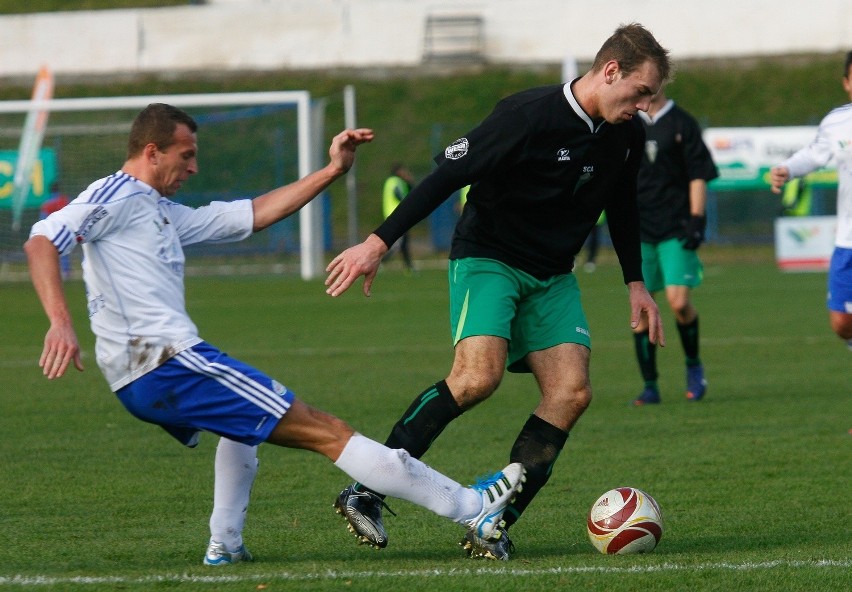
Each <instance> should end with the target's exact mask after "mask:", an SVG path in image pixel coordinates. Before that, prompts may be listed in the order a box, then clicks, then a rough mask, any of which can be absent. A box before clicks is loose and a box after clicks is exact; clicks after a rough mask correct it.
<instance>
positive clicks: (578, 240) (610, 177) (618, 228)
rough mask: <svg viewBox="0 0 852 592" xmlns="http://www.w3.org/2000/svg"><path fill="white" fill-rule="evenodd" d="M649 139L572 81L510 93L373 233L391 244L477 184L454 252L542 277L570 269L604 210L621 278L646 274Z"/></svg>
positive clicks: (457, 231) (635, 123) (455, 238)
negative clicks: (596, 113)
mask: <svg viewBox="0 0 852 592" xmlns="http://www.w3.org/2000/svg"><path fill="white" fill-rule="evenodd" d="M644 140H645V134H644V131H643V129H642V125H641V124H640V123H639V122H638V121H636V120H633V121H630V122H627V123H623V124H619V125H613V124H609V123H606V122H604V121H600V122H594V121H592V120H591V119H590V118H589V116H588V115H586V113H585V112H584V111H583V110H582V108H581V107H580V105H579V104H578V103H577V101H576V99H575V98H574V96H573V94H572V93H571V92H570V90H569V87H568V86H562V85H558V86H547V87H541V88H535V89H531V90H528V91H524V92H521V93H518V94H515V95H512V96H510V97H508V98H506V99H504V100H502V101H500V102H499V103H498V104H497V106H496V107H495V109H494V111H493V112H492V113H491V114H490V115H489V116H488V117H487V118H486V119H485V120H484V121H483V122H482V123H481V124H480V125H479V126H478V127H476V128H475V129H473V130H472V131H470V133H468V134H467V135H466V136H464V137H463V138H459V139H458V140H456V141H455V142H453V143H452V144H451V145H450V146H448V147H447V148H446V150H445V151H444V153H443V154H440V155H438V156H437V157H436V158H435V161H436V163H437V165H438V166H437V167H436V168H435V169H434V170H433V171H432V173H430V174H429V175H428V176H427V177H426V178H425V179H423V181H422V182H421V183H420V184H419V185H418V186H417V187H415V188H414V189H413V190H412V192H411V193H410V194H409V195H408V197H407V198H406V199H405V200H403V202H402V203H401V204H400V206H399V207H398V208H397V209H396V210H395V211H394V212H393V214H392V215H391V216H390V217H389V218H388V219H387V220H386V221H385V222H384V223H383V224H382V225H381V226H379V227H378V228H377V229H376V231H375V234H376V235H378V236H379V238H381V239H382V240H383V241H384V242H385V243H386V244H388V245H392V244H393V243H394V242H395V241H396V240H397V239H398V238H399V237H400V236H402V234H403V233H404V232H405V231H407V230H408V229H409V228H411V227H412V226H413V225H414V224H416V223H417V222H419V221H420V220H422V219H423V218H425V217H426V216H427V215H428V214H429V213H430V212H432V211H433V210H434V209H435V208H437V207H438V205H440V204H441V202H443V201H444V200H446V199H447V198H448V197H449V196H450V195H451V194H452V193H453V192H454V191H455V190H457V189H459V188H460V187H464V186H465V185H471V189H470V192H469V193H468V197H467V203H466V204H465V207H464V210H463V212H462V215H461V218H460V219H459V222H458V224H457V225H456V228H455V232H454V235H453V241H452V247H451V250H450V258H451V259H459V258H463V257H482V258H490V259H496V260H498V261H501V262H503V263H506V264H507V265H510V266H512V267H515V268H518V269H521V270H523V271H525V272H527V273H529V274H531V275H533V276H535V277H538V278H541V279H544V278H548V277H551V276H553V275H557V274H564V273H569V272H570V271H571V269H572V268H573V265H574V256H575V255H576V254H577V253H578V252H579V251H580V249H581V248H582V246H583V243H584V241H585V240H586V237H587V236H588V234H589V232H590V231H591V229H592V227H593V226H594V225H595V223H596V222H597V220H598V218H599V216H600V214H601V211H602V210H604V209H606V212H607V221H608V224H609V228H610V236H611V237H612V241H613V246H614V247H615V249H616V253H617V255H618V258H619V261H620V263H621V267H622V273H623V275H624V280H625V282H631V281H637V280H641V279H642V270H641V252H640V248H639V213H638V209H637V206H636V175H637V172H638V170H639V162H640V159H641V157H642V148H643V145H644Z"/></svg>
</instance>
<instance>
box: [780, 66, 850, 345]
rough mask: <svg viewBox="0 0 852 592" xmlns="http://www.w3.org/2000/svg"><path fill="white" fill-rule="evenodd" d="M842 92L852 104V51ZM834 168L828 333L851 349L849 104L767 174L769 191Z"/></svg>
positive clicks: (830, 117)
mask: <svg viewBox="0 0 852 592" xmlns="http://www.w3.org/2000/svg"><path fill="white" fill-rule="evenodd" d="M842 82H843V90H845V91H846V94H847V95H849V100H850V101H852V51H850V52H849V53H847V54H846V62H845V64H844V67H843V81H842ZM832 159H833V160H834V164H835V166H837V234H836V235H835V240H834V251H833V252H832V254H831V263H830V264H829V269H828V298H827V305H828V317H829V323H830V325H831V330H832V331H834V332H835V333H836V334H837V336H838V337H840V338H841V339H843V340H845V341H846V344H847V345H848V346H849V349H850V350H852V102H850V103H847V104H846V105H843V106H842V107H837V108H836V109H833V110H832V111H830V112H829V113H828V115H826V116H825V117H824V118H823V120H822V121H821V122H820V124H819V129H818V130H817V135H816V138H815V139H814V141H813V142H812V143H811V144H809V145H808V146H805V147H804V148H802V149H801V150H799V151H798V152H796V153H795V154H793V155H792V156H791V157H790V158H788V159H787V160H785V161H783V162H781V163H780V164H778V165H777V166H775V167H773V168H772V170H771V171H770V178H771V183H772V191H774V192H775V193H780V192H781V189H782V187H783V186H784V184H785V183H786V182H787V181H789V180H790V179H793V178H797V177H802V176H804V175H807V174H808V173H810V172H811V171H814V170H816V169H818V168H821V167H824V166H826V165H827V164H828V163H829V162H830V161H831V160H832Z"/></svg>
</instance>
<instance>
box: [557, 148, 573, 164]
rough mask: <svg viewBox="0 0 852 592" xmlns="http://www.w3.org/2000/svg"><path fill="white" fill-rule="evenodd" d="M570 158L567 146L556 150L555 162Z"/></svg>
mask: <svg viewBox="0 0 852 592" xmlns="http://www.w3.org/2000/svg"><path fill="white" fill-rule="evenodd" d="M568 160H571V154H569V152H568V149H567V148H560V149H559V150H557V151H556V162H566V161H568Z"/></svg>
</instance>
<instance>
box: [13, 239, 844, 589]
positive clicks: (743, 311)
mask: <svg viewBox="0 0 852 592" xmlns="http://www.w3.org/2000/svg"><path fill="white" fill-rule="evenodd" d="M712 255H713V251H712V249H708V250H707V258H706V269H705V284H704V285H703V286H702V287H701V288H699V289H698V290H697V291H696V292H695V303H696V305H697V306H698V309H699V311H700V313H701V321H700V322H701V331H702V336H703V341H702V350H701V355H702V358H703V361H704V363H705V367H706V370H707V377H708V380H709V384H710V386H709V391H708V394H707V396H706V399H705V400H703V401H701V402H699V403H692V402H688V401H686V400H685V398H684V394H683V391H684V384H683V382H684V376H683V374H684V372H683V354H682V350H681V348H680V343H679V341H678V335H677V331H676V330H675V327H674V322H673V319H672V317H671V313H669V312H668V311H667V310H665V307H663V308H664V310H663V317H664V322H665V327H666V331H667V339H668V346H667V347H666V348H665V349H663V350H660V351H659V352H658V361H659V365H660V373H661V378H660V385H661V390H662V396H663V404H661V405H659V406H656V407H650V408H649V407H643V408H633V407H631V406H630V405H629V402H630V400H631V399H632V398H633V397H634V396H635V395H636V394H637V393H638V392H639V390H640V389H641V380H640V378H639V375H638V370H637V367H636V362H635V359H634V355H633V344H632V339H631V337H630V332H629V327H628V309H627V298H626V292H625V289H624V287H623V286H622V284H621V279H620V272H619V270H618V268H617V266H616V265H614V264H612V263H611V262H606V261H605V262H604V263H603V264H602V265H599V267H598V271H597V272H595V273H594V274H585V273H583V272H580V274H579V280H580V282H581V286H582V289H583V299H584V305H585V309H586V314H587V316H588V317H589V321H590V325H591V329H592V339H593V355H592V385H593V389H594V400H593V402H592V405H591V407H590V408H589V410H588V411H587V412H586V414H585V415H584V417H583V418H582V419H581V420H580V422H579V424H578V425H577V427H576V428H575V429H574V431H573V433H572V434H571V437H570V438H569V440H568V444H567V445H566V448H565V450H564V452H563V453H562V456H561V457H560V459H559V461H558V462H557V464H556V467H555V470H554V474H553V477H552V478H551V480H550V482H549V484H548V485H547V487H545V488H544V489H543V490H542V492H541V493H540V494H539V496H538V498H537V499H536V501H535V502H534V503H533V505H532V506H531V507H530V508H529V509H528V510H527V512H526V514H525V515H524V517H523V519H522V520H521V522H519V523H518V524H517V525H516V526H515V527H514V528H513V529H512V535H513V540H514V542H515V544H516V546H517V553H516V555H515V557H514V558H513V560H512V561H511V562H509V563H505V564H497V563H490V562H489V563H486V562H474V561H470V560H468V559H466V558H464V556H463V553H462V551H461V549H460V548H459V547H458V546H457V542H458V540H459V539H460V538H461V535H462V530H461V527H459V526H458V525H455V524H452V523H451V522H449V521H447V520H444V519H441V518H438V517H435V516H433V515H431V514H429V513H428V512H426V511H425V510H421V509H420V508H418V507H416V506H414V505H412V504H408V503H406V502H401V501H397V500H389V502H390V504H391V507H392V508H393V509H394V510H395V511H396V512H397V514H398V516H397V517H392V516H389V517H387V518H386V525H387V527H388V530H389V534H390V546H389V547H388V548H387V549H385V550H382V551H375V550H372V549H369V548H366V547H358V546H357V545H356V544H355V540H354V538H353V537H352V536H351V535H350V534H349V533H348V532H346V530H345V528H344V522H343V521H342V519H340V518H339V517H338V516H336V515H335V514H334V512H333V510H332V508H331V504H332V501H333V499H334V497H335V495H336V494H337V492H338V491H339V490H340V489H341V488H342V487H343V486H345V485H346V484H347V482H348V480H347V477H346V476H345V475H344V474H342V473H340V472H339V471H338V470H337V469H336V468H335V467H334V466H333V465H332V464H331V463H330V462H328V461H327V460H325V459H323V458H322V457H320V456H318V455H314V454H310V453H307V452H304V451H298V450H282V449H278V448H275V447H272V446H263V447H261V449H260V459H261V465H260V472H259V474H258V478H257V481H256V484H255V488H254V492H253V501H252V506H251V508H250V511H249V518H248V526H247V530H246V533H245V538H246V543H247V545H248V546H249V548H250V549H251V550H252V552H253V553H254V554H255V557H256V561H255V562H254V563H252V564H241V565H237V566H233V567H231V568H224V569H211V568H205V567H204V566H202V565H201V558H202V554H203V552H204V549H205V546H206V541H207V536H208V531H207V520H208V517H209V511H210V506H211V499H212V460H213V452H214V446H215V442H216V438H215V437H213V436H211V435H207V436H205V437H204V438H203V439H202V444H201V445H200V446H199V448H198V449H196V450H187V449H184V448H182V447H181V446H180V445H178V444H177V443H176V442H175V441H173V440H172V439H171V438H170V437H168V436H167V435H166V434H165V432H163V431H162V430H160V429H158V428H156V427H154V426H151V425H147V424H144V423H142V422H139V421H138V420H136V419H134V418H133V417H131V416H130V415H129V414H128V413H127V412H126V411H124V409H123V408H122V407H121V406H120V404H119V403H118V401H117V400H116V399H115V397H114V396H113V395H112V394H111V393H110V392H109V389H108V388H107V386H106V384H105V381H104V380H103V378H102V377H101V375H100V373H99V371H98V369H97V366H96V364H95V362H94V359H93V348H92V338H91V335H90V333H89V329H88V326H87V318H86V315H85V304H84V295H83V288H82V285H81V284H80V283H79V282H70V283H69V284H68V286H67V292H68V295H69V299H70V300H71V302H72V303H73V305H74V313H75V318H76V323H77V330H78V334H79V336H80V339H81V342H82V345H83V349H84V353H85V358H84V363H85V364H86V371H85V372H84V373H82V374H80V373H77V372H76V371H74V370H71V371H69V375H67V376H66V377H65V378H63V379H61V380H59V381H55V382H48V381H47V380H45V379H44V378H43V377H42V376H41V373H40V370H39V369H38V368H37V366H36V362H37V359H38V355H39V353H40V351H41V343H42V339H43V335H44V330H45V329H46V321H45V318H44V315H43V313H42V312H41V309H40V307H39V305H38V303H37V301H36V299H35V296H34V293H33V291H32V288H31V287H30V286H29V285H27V284H0V295H2V302H3V307H2V310H0V332H2V335H3V339H2V343H0V384H2V395H1V396H2V399H0V401H2V402H1V403H0V406H2V413H0V471H2V478H0V533H2V538H3V544H2V549H3V552H2V561H0V588H8V589H13V590H24V591H27V590H38V591H42V590H86V591H93V590H97V591H100V590H151V589H155V590H157V589H163V590H166V589H167V590H217V591H226V592H227V591H237V590H239V591H244V590H264V589H266V590H340V589H345V590H377V591H378V590H400V589H405V590H407V591H419V590H429V591H432V590H434V589H436V588H444V589H447V590H473V589H485V588H494V589H499V590H501V591H504V592H506V591H515V590H545V589H548V588H552V587H557V586H565V588H566V589H571V590H593V589H594V590H600V589H611V590H641V591H643V592H648V591H661V590H686V589H691V590H720V591H722V590H724V591H729V590H778V591H782V590H783V591H793V590H840V589H848V587H849V585H850V581H852V580H850V575H849V574H850V573H852V527H850V510H849V508H850V506H852V504H850V502H849V499H848V498H847V497H846V496H848V495H849V491H850V488H849V484H850V481H849V478H850V475H852V462H850V447H851V446H852V434H850V431H849V430H850V428H852V397H850V395H852V380H850V377H852V372H850V369H852V352H850V351H848V350H847V348H846V347H845V345H844V344H843V343H842V342H841V341H840V340H839V339H837V338H836V337H835V336H834V335H833V334H832V333H831V332H830V330H829V328H828V322H827V314H826V311H825V305H824V295H825V274H822V273H813V274H782V273H780V272H779V271H777V270H776V269H775V266H774V264H773V263H772V261H771V260H770V258H769V257H756V258H750V259H749V260H748V261H745V260H742V258H738V257H716V258H714V257H713V256H712ZM187 288H188V296H187V301H188V306H189V310H190V313H191V314H192V316H193V317H194V319H195V320H196V322H197V324H198V325H199V329H200V331H201V335H202V336H203V337H204V338H205V339H207V340H208V341H210V342H212V343H214V344H216V345H218V346H219V347H221V348H222V349H224V350H225V351H227V352H229V353H230V354H232V355H234V356H236V357H238V358H241V359H243V360H245V361H247V362H250V363H252V364H254V365H256V366H258V367H260V368H262V369H264V370H265V371H267V372H269V373H270V374H271V375H273V376H275V377H276V378H278V379H279V380H280V381H281V382H283V383H284V384H286V385H287V386H288V387H290V388H291V389H292V390H294V391H295V392H296V393H297V395H298V396H300V397H302V398H303V399H304V400H306V401H307V402H309V403H311V404H315V405H317V406H318V407H320V408H322V409H325V410H327V411H330V412H332V413H335V414H337V415H339V416H341V417H343V418H344V419H346V420H347V421H349V422H350V423H351V424H352V425H353V426H354V427H356V428H357V429H358V430H360V431H362V432H363V433H364V434H366V435H367V436H370V437H373V438H375V439H378V440H384V438H385V436H386V435H387V433H388V430H389V429H390V427H391V426H392V424H393V422H394V421H395V420H396V418H397V416H398V415H399V414H400V413H401V412H402V411H403V410H404V409H405V407H407V405H408V403H409V402H410V400H411V399H412V398H413V397H414V396H415V395H416V394H418V393H419V392H421V391H422V390H423V389H424V388H425V387H427V386H428V385H430V384H431V383H433V382H435V381H436V380H438V379H440V378H443V377H444V376H445V374H446V373H447V371H448V369H449V365H450V362H451V346H450V342H449V328H448V321H447V296H446V278H445V273H444V272H443V271H440V270H424V271H422V272H420V273H419V274H418V275H416V276H413V277H408V276H405V275H403V274H402V273H401V272H398V271H396V270H394V269H392V268H390V267H389V268H388V269H385V270H383V271H382V272H380V274H379V276H378V278H377V280H376V283H375V284H374V294H373V296H372V297H371V298H364V297H363V296H362V295H361V293H360V283H359V284H358V285H357V286H356V288H353V289H352V290H350V292H349V293H347V294H345V295H344V296H342V297H340V298H338V299H332V298H329V297H328V296H326V295H325V294H324V289H323V286H322V283H321V282H319V281H317V282H303V281H301V280H299V279H297V278H294V277H273V276H261V277H232V278H202V277H192V278H189V279H188V282H187ZM536 392H537V391H536V388H535V385H534V383H533V380H532V378H531V377H530V376H527V375H507V377H506V379H505V380H504V382H503V384H502V385H501V387H500V388H499V390H498V391H497V393H496V394H495V395H494V396H493V397H492V399H491V400H489V401H487V402H485V403H484V404H482V405H481V406H480V407H478V408H476V409H474V410H472V411H470V412H469V413H467V414H465V415H464V416H463V417H461V418H460V419H459V420H457V421H456V422H454V423H453V424H452V425H451V426H450V427H449V428H448V429H447V430H446V431H445V433H444V434H443V435H442V436H441V438H440V439H438V441H437V442H436V443H435V445H434V446H433V448H432V449H431V450H430V451H429V453H428V454H427V455H426V457H425V458H424V460H425V461H426V462H428V463H430V464H431V465H432V466H434V467H435V468H437V469H439V470H441V471H443V472H445V473H447V474H448V475H450V476H452V477H454V478H455V479H457V480H459V481H462V482H464V483H469V482H472V481H473V480H474V479H475V478H476V477H477V476H479V475H481V474H484V473H486V472H490V471H492V470H495V469H497V468H500V467H502V466H503V465H504V464H505V463H506V462H507V457H508V452H509V449H510V447H511V445H512V442H513V441H514V438H515V435H516V434H517V431H518V429H519V428H520V426H521V424H522V423H523V422H524V421H525V418H526V417H527V415H528V414H529V413H530V412H531V410H532V409H533V407H534V406H535V404H536V401H537V396H536ZM621 485H630V486H634V487H639V488H641V489H644V490H646V491H648V492H649V493H650V494H651V495H653V496H654V497H655V498H656V499H657V501H658V502H659V503H660V505H661V507H662V510H663V515H664V519H665V532H664V535H663V539H662V542H661V543H660V545H659V546H658V547H657V549H656V550H655V551H654V552H653V553H651V554H647V555H634V556H624V557H607V556H603V555H600V554H598V553H597V552H596V551H595V550H594V549H593V548H592V546H591V545H590V544H589V542H588V540H587V538H586V532H585V517H586V512H587V511H588V509H589V506H590V505H591V503H592V502H593V501H594V500H595V499H596V498H597V497H598V496H599V495H600V494H601V493H603V492H604V491H606V490H607V489H610V488H612V487H615V486H621Z"/></svg>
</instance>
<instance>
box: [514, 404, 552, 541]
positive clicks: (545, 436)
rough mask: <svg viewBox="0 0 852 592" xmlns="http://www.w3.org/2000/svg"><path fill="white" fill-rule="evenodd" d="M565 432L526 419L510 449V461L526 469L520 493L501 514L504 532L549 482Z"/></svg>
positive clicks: (540, 422) (535, 420) (533, 416)
mask: <svg viewBox="0 0 852 592" xmlns="http://www.w3.org/2000/svg"><path fill="white" fill-rule="evenodd" d="M567 439H568V432H565V431H562V430H560V429H559V428H557V427H556V426H554V425H551V424H549V423H547V422H546V421H544V420H543V419H541V418H540V417H538V416H536V415H530V418H529V419H528V420H527V422H526V423H525V424H524V427H523V428H522V429H521V433H520V434H518V438H517V439H516V440H515V445H514V446H513V447H512V454H511V456H510V457H509V461H510V462H519V463H521V464H523V465H524V468H525V469H526V470H527V480H526V482H525V483H524V487H523V489H522V490H521V492H520V493H519V494H518V495H517V497H516V498H515V501H513V502H512V503H511V504H509V505H508V506H507V507H506V511H505V512H504V513H503V520H505V521H506V528H507V529H508V528H509V527H510V526H512V525H513V524H514V523H515V522H517V521H518V518H520V516H521V514H522V513H523V512H524V510H526V508H527V506H528V505H529V503H530V502H531V501H532V500H533V498H534V497H535V496H536V494H537V493H538V491H539V490H540V489H541V488H542V487H544V484H545V483H547V480H548V479H550V473H551V471H552V470H553V464H554V463H555V462H556V459H557V458H559V453H560V452H562V448H563V447H564V446H565V441H566V440H567Z"/></svg>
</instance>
